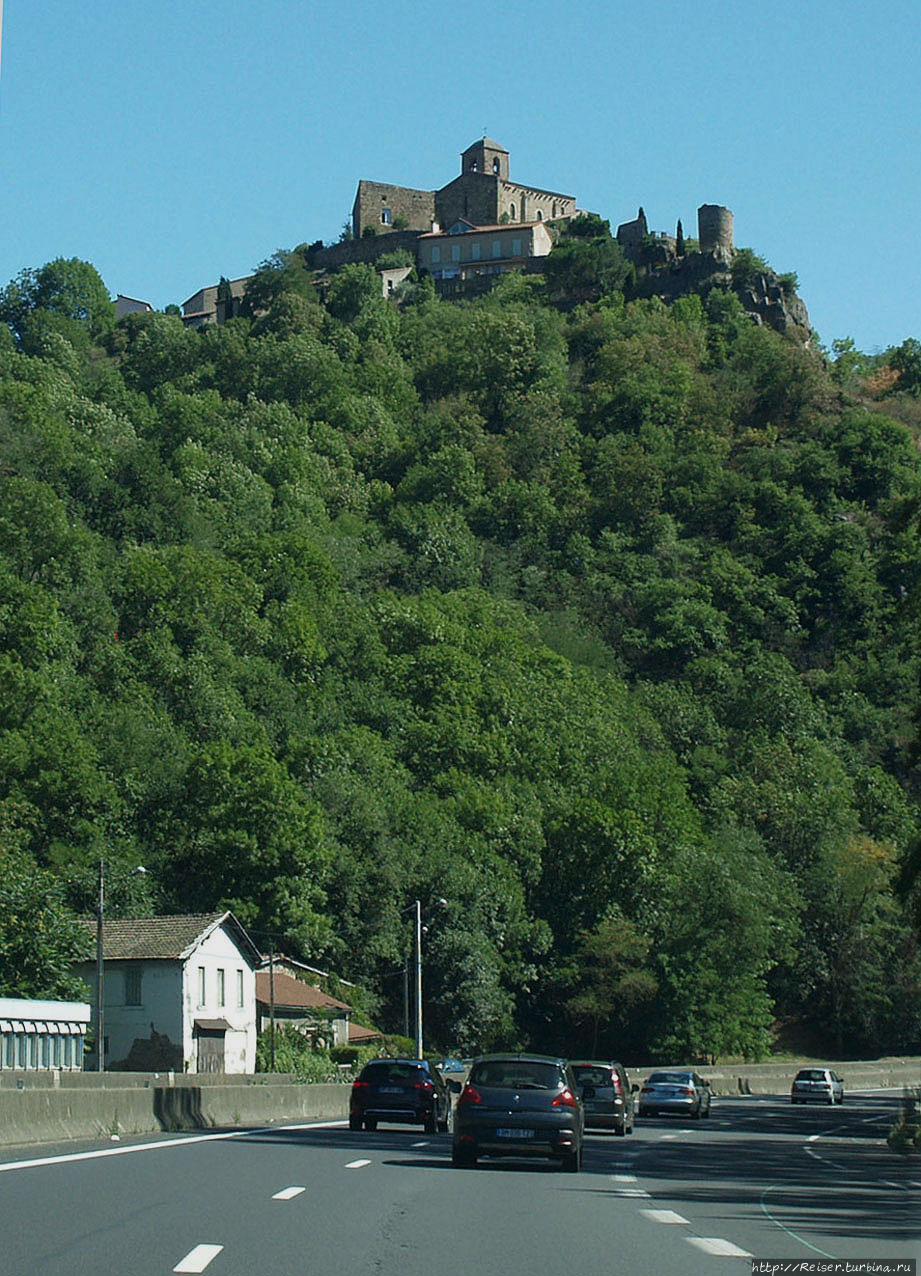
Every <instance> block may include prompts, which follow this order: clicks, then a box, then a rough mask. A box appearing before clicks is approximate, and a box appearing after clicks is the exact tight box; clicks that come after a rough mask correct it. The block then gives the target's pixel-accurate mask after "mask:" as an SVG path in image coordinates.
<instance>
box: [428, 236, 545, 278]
mask: <svg viewBox="0 0 921 1276" xmlns="http://www.w3.org/2000/svg"><path fill="white" fill-rule="evenodd" d="M552 247H553V237H552V235H551V234H550V232H549V230H548V229H547V227H546V226H545V225H544V224H543V222H517V223H503V224H501V225H498V226H474V225H472V224H471V223H470V222H465V221H459V222H455V223H454V224H453V225H452V226H451V227H450V228H449V229H448V230H434V231H432V232H431V234H428V235H420V236H419V239H418V241H417V244H416V254H417V261H418V264H419V267H420V269H422V270H426V271H428V273H429V274H430V275H431V276H432V278H433V279H434V280H436V281H441V280H448V279H462V280H467V279H471V278H474V277H476V276H477V275H499V274H503V273H504V272H505V271H507V270H521V269H522V268H523V267H524V266H525V265H526V263H527V262H528V260H529V259H530V258H532V257H546V256H547V255H548V254H549V252H550V250H551V248H552Z"/></svg>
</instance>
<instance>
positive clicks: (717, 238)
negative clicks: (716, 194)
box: [697, 204, 732, 257]
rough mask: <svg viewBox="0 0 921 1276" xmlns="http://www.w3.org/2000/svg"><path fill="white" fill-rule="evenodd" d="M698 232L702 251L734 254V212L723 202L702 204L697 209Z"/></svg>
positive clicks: (722, 254) (720, 254)
mask: <svg viewBox="0 0 921 1276" xmlns="http://www.w3.org/2000/svg"><path fill="white" fill-rule="evenodd" d="M697 234H698V238H699V239H700V251H701V252H702V253H715V254H716V255H717V256H718V257H731V256H732V213H731V212H730V211H729V209H728V208H723V207H722V205H721V204H701V206H700V208H698V210H697Z"/></svg>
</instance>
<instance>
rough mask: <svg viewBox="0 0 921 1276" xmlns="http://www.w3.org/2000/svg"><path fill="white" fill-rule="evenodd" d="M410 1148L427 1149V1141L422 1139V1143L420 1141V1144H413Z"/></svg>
mask: <svg viewBox="0 0 921 1276" xmlns="http://www.w3.org/2000/svg"><path fill="white" fill-rule="evenodd" d="M411 1146H412V1147H414V1148H427V1147H428V1142H427V1140H425V1139H423V1141H422V1142H421V1143H413V1144H411Z"/></svg>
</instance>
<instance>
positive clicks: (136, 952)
mask: <svg viewBox="0 0 921 1276" xmlns="http://www.w3.org/2000/svg"><path fill="white" fill-rule="evenodd" d="M81 925H82V926H84V927H85V928H86V929H87V930H90V931H91V932H92V933H93V935H95V933H96V922H95V920H87V919H85V918H84V919H81ZM222 925H226V927H227V929H228V930H229V931H230V932H231V934H232V936H233V939H234V941H235V943H236V944H237V946H238V948H239V949H240V951H241V952H242V953H243V954H244V956H246V957H247V958H248V959H249V960H250V961H252V963H253V965H255V964H256V963H257V962H258V961H259V960H260V954H259V951H258V949H257V948H256V946H255V944H254V943H253V941H252V940H251V939H250V937H249V935H248V934H247V933H246V931H245V930H244V929H243V927H242V926H241V925H240V923H239V922H238V921H237V919H236V918H235V917H234V915H233V913H231V912H230V911H229V910H227V911H225V912H223V913H191V914H181V915H179V916H176V917H114V918H112V919H111V921H110V920H108V919H106V921H105V925H104V926H103V932H102V935H103V939H102V955H103V958H104V960H105V961H138V960H144V959H146V960H148V961H184V960H185V958H186V957H188V956H189V954H190V953H192V952H194V950H195V949H196V948H197V947H198V945H199V944H200V943H201V942H202V941H203V940H204V939H207V937H208V935H210V933H211V932H212V931H213V930H216V929H217V927H218V926H222Z"/></svg>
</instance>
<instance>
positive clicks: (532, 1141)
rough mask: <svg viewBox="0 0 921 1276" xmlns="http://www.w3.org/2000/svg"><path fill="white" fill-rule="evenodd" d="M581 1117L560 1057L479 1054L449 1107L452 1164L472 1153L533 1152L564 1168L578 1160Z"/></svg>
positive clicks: (469, 1161) (470, 1158)
mask: <svg viewBox="0 0 921 1276" xmlns="http://www.w3.org/2000/svg"><path fill="white" fill-rule="evenodd" d="M583 1130H584V1118H583V1112H582V1103H581V1101H580V1100H579V1097H578V1089H577V1086H576V1080H575V1077H574V1076H573V1074H572V1071H571V1069H570V1068H569V1067H568V1065H567V1064H566V1061H565V1060H564V1059H557V1058H553V1057H551V1056H547V1055H485V1056H483V1057H482V1058H480V1059H476V1060H475V1061H474V1064H473V1067H472V1068H471V1070H470V1077H469V1079H468V1081H467V1084H466V1085H465V1086H464V1088H463V1090H462V1091H461V1095H460V1098H459V1099H458V1100H457V1107H456V1109H455V1112H454V1145H453V1152H452V1159H453V1162H454V1164H455V1165H459V1166H465V1167H472V1166H474V1165H476V1162H477V1157H478V1156H516V1157H518V1156H525V1157H532V1156H539V1157H546V1158H549V1159H551V1160H554V1161H557V1162H558V1163H559V1165H560V1167H561V1168H562V1169H564V1170H567V1171H569V1172H570V1173H577V1172H578V1170H579V1169H580V1168H581V1166H582V1135H583Z"/></svg>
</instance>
